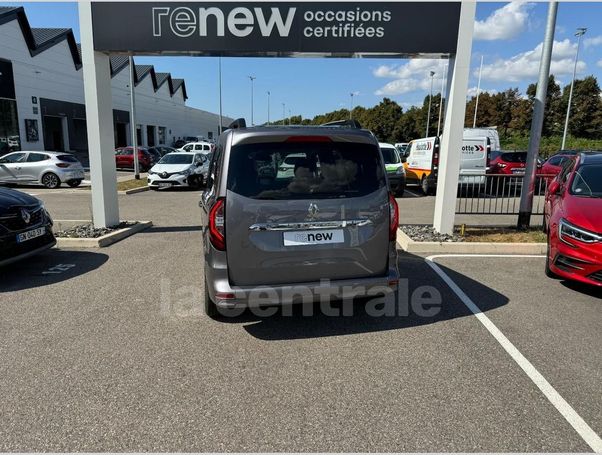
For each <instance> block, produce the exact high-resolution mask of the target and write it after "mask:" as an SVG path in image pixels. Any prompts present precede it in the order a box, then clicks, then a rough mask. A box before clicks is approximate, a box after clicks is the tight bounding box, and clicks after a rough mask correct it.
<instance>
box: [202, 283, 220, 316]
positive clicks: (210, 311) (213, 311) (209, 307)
mask: <svg viewBox="0 0 602 455" xmlns="http://www.w3.org/2000/svg"><path fill="white" fill-rule="evenodd" d="M203 307H204V310H205V314H206V315H207V316H209V317H210V318H211V319H217V317H218V316H219V311H218V310H217V305H216V304H215V302H214V301H213V300H211V297H209V289H208V287H207V281H206V280H205V298H204V302H203Z"/></svg>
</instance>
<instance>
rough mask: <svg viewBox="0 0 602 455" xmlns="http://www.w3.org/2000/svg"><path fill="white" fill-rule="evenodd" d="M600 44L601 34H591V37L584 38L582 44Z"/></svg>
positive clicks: (588, 45)
mask: <svg viewBox="0 0 602 455" xmlns="http://www.w3.org/2000/svg"><path fill="white" fill-rule="evenodd" d="M601 44H602V35H598V36H592V37H591V38H585V39H584V40H583V45H584V46H585V47H593V46H600V45H601Z"/></svg>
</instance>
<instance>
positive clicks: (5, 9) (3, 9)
mask: <svg viewBox="0 0 602 455" xmlns="http://www.w3.org/2000/svg"><path fill="white" fill-rule="evenodd" d="M18 8H19V7H18V6H0V14H4V13H8V12H10V11H13V10H15V9H18Z"/></svg>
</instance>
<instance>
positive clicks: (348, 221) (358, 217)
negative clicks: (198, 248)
mask: <svg viewBox="0 0 602 455" xmlns="http://www.w3.org/2000/svg"><path fill="white" fill-rule="evenodd" d="M288 156H294V160H293V161H294V163H295V164H294V172H293V173H291V172H290V169H289V167H287V166H285V165H283V163H284V161H285V159H286V158H287V157H288ZM288 161H291V160H288ZM288 161H287V162H288ZM207 180H208V181H207V189H206V191H205V192H204V193H203V195H202V198H201V202H200V204H199V205H200V207H201V208H202V225H203V242H204V256H205V310H206V312H207V314H209V315H210V316H216V315H217V314H218V312H219V309H220V308H238V307H248V306H259V305H274V304H276V305H280V304H289V303H296V302H300V301H303V302H306V301H307V300H308V299H309V300H310V301H319V300H320V295H321V294H323V293H326V292H330V296H331V297H330V298H334V299H341V298H346V297H349V296H350V295H351V293H353V295H357V296H360V295H375V294H374V293H375V292H376V291H378V290H379V289H380V290H383V289H384V288H386V289H389V290H390V289H392V288H395V287H396V286H397V281H398V278H399V273H398V270H397V252H396V246H395V235H396V230H397V224H398V209H397V204H396V202H395V199H394V198H393V197H392V196H391V195H390V194H389V192H388V189H387V181H386V177H385V167H384V164H383V161H382V157H381V154H380V151H379V147H378V141H377V140H376V138H375V137H374V136H373V135H372V133H370V132H369V131H366V130H362V129H358V128H347V127H341V126H323V127H253V128H246V127H241V128H232V129H229V130H227V131H225V132H224V133H223V134H222V135H221V136H220V137H219V140H218V143H217V147H216V151H215V153H214V156H213V159H212V162H211V165H210V169H209V178H208V179H207ZM294 291H298V292H294Z"/></svg>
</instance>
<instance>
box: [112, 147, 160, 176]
mask: <svg viewBox="0 0 602 455" xmlns="http://www.w3.org/2000/svg"><path fill="white" fill-rule="evenodd" d="M133 151H134V149H133V148H132V147H122V148H118V149H117V150H115V166H116V167H117V169H134V153H133ZM138 164H139V166H140V170H141V171H143V172H144V171H148V170H149V169H150V168H151V167H152V165H153V163H152V157H151V155H150V154H149V153H148V151H146V150H145V149H143V148H138Z"/></svg>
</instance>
